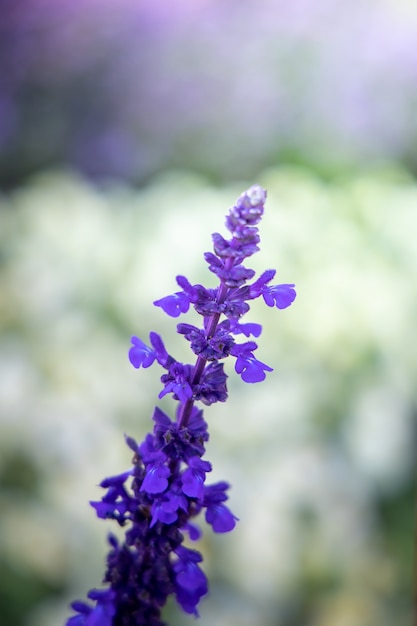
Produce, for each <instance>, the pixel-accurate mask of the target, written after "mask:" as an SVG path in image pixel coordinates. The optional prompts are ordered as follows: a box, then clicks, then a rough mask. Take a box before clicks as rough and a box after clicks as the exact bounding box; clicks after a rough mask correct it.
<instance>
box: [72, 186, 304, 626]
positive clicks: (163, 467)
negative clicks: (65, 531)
mask: <svg viewBox="0 0 417 626" xmlns="http://www.w3.org/2000/svg"><path fill="white" fill-rule="evenodd" d="M265 200H266V191H265V190H264V189H263V188H262V187H260V186H259V185H254V186H252V187H251V188H250V189H248V190H247V191H246V192H245V193H243V194H242V195H241V196H240V197H239V198H238V200H237V202H236V204H235V205H234V206H233V207H232V208H231V209H230V211H229V214H228V215H227V217H226V227H227V229H228V230H229V232H230V233H231V237H230V238H229V239H225V238H223V237H222V235H220V234H219V233H214V234H213V252H206V253H205V255H204V257H205V260H206V262H207V263H208V265H209V270H210V271H211V272H212V273H214V274H215V275H216V276H217V278H218V279H219V285H218V287H217V288H206V287H204V286H203V285H200V284H195V285H192V284H191V283H190V282H189V281H188V279H187V278H186V277H185V276H177V284H178V286H179V287H180V291H177V292H175V293H174V294H172V295H169V296H165V297H163V298H161V299H160V300H157V301H155V302H154V305H155V306H157V307H160V308H162V310H163V311H164V312H165V313H166V314H167V315H169V316H171V317H174V318H176V317H179V316H180V315H182V314H184V313H187V311H188V310H189V308H190V306H191V305H192V306H193V307H194V309H195V310H196V311H197V313H198V314H199V315H200V316H201V317H202V318H203V320H202V327H201V328H199V327H197V326H193V325H191V324H187V323H180V324H178V325H177V332H178V333H179V334H181V335H183V336H184V337H185V339H186V340H187V341H188V342H189V343H190V347H191V350H192V352H193V353H194V355H195V356H196V359H195V363H194V365H192V364H184V363H181V362H179V361H177V360H176V359H175V358H174V357H172V356H171V355H170V354H169V353H168V352H167V350H166V348H165V345H164V342H163V340H162V338H161V337H160V335H158V334H157V333H155V332H151V333H150V335H149V342H150V345H147V344H146V343H144V342H143V341H142V340H141V339H140V338H138V337H136V336H134V337H132V346H131V348H130V350H129V360H130V362H131V364H132V365H133V367H135V368H136V369H139V368H141V367H143V368H147V367H150V366H151V365H153V363H155V362H157V363H158V364H159V365H160V366H161V367H162V368H163V369H164V370H165V373H164V374H163V375H162V376H161V382H162V390H161V392H160V393H159V396H158V397H159V398H162V397H164V396H165V395H168V394H169V395H171V396H172V398H173V400H174V401H175V403H176V411H175V418H174V419H171V417H169V416H168V415H167V414H165V413H164V412H163V411H162V410H161V409H160V408H159V407H155V409H154V414H153V421H154V427H153V432H152V433H149V434H148V435H147V436H146V438H145V440H144V441H143V442H142V443H141V444H138V443H137V442H136V441H135V440H134V439H133V438H131V437H126V444H127V445H128V447H129V448H130V449H131V451H132V452H133V461H132V467H131V468H130V469H129V470H127V471H126V472H124V473H122V474H120V475H118V476H112V477H110V478H105V479H104V480H103V481H102V482H101V487H102V488H103V489H104V490H105V494H104V495H103V497H102V499H101V500H100V501H98V502H91V505H92V506H93V508H94V509H95V511H96V514H97V516H98V517H99V518H101V519H111V520H113V521H115V522H116V523H117V524H119V525H120V526H122V527H126V532H125V537H124V541H123V542H122V543H120V542H119V541H118V539H116V537H115V536H114V535H109V539H108V541H109V545H110V550H109V553H108V556H107V568H106V572H105V575H104V579H103V583H104V585H105V588H104V589H93V590H91V591H90V592H89V593H88V594H87V595H88V598H89V599H90V600H91V601H92V604H91V603H85V602H79V601H77V602H74V603H73V604H72V608H73V609H74V611H75V615H73V616H72V617H70V618H69V619H68V620H67V622H66V626H164V622H163V621H162V618H161V610H162V607H163V606H164V605H165V603H166V600H167V598H168V596H170V595H174V596H175V598H176V600H177V602H178V604H179V606H180V607H181V608H182V610H183V611H184V612H185V613H189V614H192V615H195V616H198V605H199V602H200V600H201V598H202V597H203V596H205V595H206V594H207V592H208V582H207V578H206V576H205V574H204V572H203V570H202V569H201V567H200V563H201V561H202V556H201V554H200V553H199V552H198V551H197V550H193V549H190V548H187V547H185V546H184V545H183V542H184V538H185V536H186V535H187V536H188V537H189V539H190V540H191V541H195V540H197V539H198V538H199V537H200V536H201V531H200V529H199V527H198V526H197V525H196V524H195V521H194V519H195V518H196V517H197V516H198V515H199V514H200V513H202V512H204V514H205V520H206V522H207V523H208V524H209V525H211V527H212V528H213V531H214V532H216V533H225V532H229V531H231V530H233V528H234V527H235V525H236V521H237V519H238V518H237V517H236V516H235V515H234V514H233V513H232V512H231V511H230V509H229V508H228V507H227V506H226V505H225V502H226V501H227V499H228V496H227V494H226V492H227V490H228V489H229V484H228V483H227V482H224V481H221V482H218V483H215V484H211V485H209V484H206V475H207V474H208V473H209V472H210V471H211V470H212V466H211V464H210V463H209V462H208V461H206V460H205V459H203V456H204V453H205V443H206V442H207V441H208V438H209V434H208V426H207V423H206V421H205V419H204V417H203V411H202V409H201V408H200V407H199V406H198V404H197V403H199V402H201V403H203V404H204V405H206V406H209V405H211V404H213V403H215V402H224V401H226V399H227V397H228V391H227V375H226V373H225V371H224V363H223V361H224V360H225V359H226V358H228V357H229V356H231V357H233V358H234V359H235V371H236V373H238V374H239V375H240V376H241V378H242V380H243V381H245V382H247V383H255V382H260V381H262V380H264V379H265V376H266V372H271V371H272V368H271V367H270V366H269V365H266V364H265V363H263V362H262V361H259V360H258V359H257V358H256V357H255V356H254V351H255V350H256V349H257V347H258V346H257V344H256V342H255V341H253V340H252V339H249V338H250V337H259V336H260V334H261V331H262V327H261V326H260V325H259V324H254V323H241V319H242V317H243V316H244V315H245V314H246V313H247V312H248V311H249V309H250V306H249V304H248V301H250V300H253V299H255V298H259V297H260V296H262V297H263V299H264V301H265V303H266V304H267V305H268V306H271V307H272V306H276V307H277V308H279V309H284V308H286V307H288V306H289V305H290V304H291V303H292V302H293V301H294V298H295V296H296V293H295V289H294V285H293V284H281V285H270V284H269V283H270V282H271V280H272V279H273V278H274V276H275V270H266V271H265V272H264V273H263V274H261V275H260V276H259V277H258V279H257V280H255V281H254V282H251V283H250V282H249V281H250V280H251V279H252V278H253V277H254V275H255V272H254V270H252V269H250V268H247V267H246V266H244V265H243V261H244V260H245V259H246V258H248V257H250V256H251V255H252V254H254V253H255V252H257V251H258V250H259V248H258V243H259V241H260V238H259V234H258V228H257V224H258V222H259V221H260V219H261V218H262V215H263V212H264V203H265ZM242 334H243V335H244V336H245V337H246V338H248V339H249V340H248V341H245V342H243V343H237V341H236V339H235V338H236V336H238V335H242Z"/></svg>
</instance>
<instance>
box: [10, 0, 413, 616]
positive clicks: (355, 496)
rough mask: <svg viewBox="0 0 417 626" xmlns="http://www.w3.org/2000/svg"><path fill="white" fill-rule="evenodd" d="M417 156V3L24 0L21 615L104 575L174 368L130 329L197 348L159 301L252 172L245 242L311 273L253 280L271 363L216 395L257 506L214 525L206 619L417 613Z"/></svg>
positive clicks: (175, 349)
mask: <svg viewBox="0 0 417 626" xmlns="http://www.w3.org/2000/svg"><path fill="white" fill-rule="evenodd" d="M416 173H417V6H416V4H415V3H414V2H412V0H361V1H359V0H357V1H353V2H349V3H346V2H341V1H340V0H293V1H291V2H288V1H285V0H246V1H245V0H222V1H219V0H193V1H191V0H175V1H174V2H169V3H168V2H163V1H162V0H117V2H113V1H112V0H82V1H81V0H73V1H72V2H70V3H69V2H66V0H26V1H25V2H24V3H23V2H16V0H0V187H1V193H0V281H1V289H0V330H1V333H0V510H1V514H0V565H1V567H0V623H1V624H5V625H7V626H60V625H63V624H64V622H65V619H66V618H67V617H68V616H69V615H70V611H69V609H68V603H69V602H70V601H71V600H72V599H75V598H77V597H78V598H82V597H84V596H85V593H86V591H87V590H88V589H90V588H91V587H93V586H96V585H98V584H99V583H100V580H101V577H102V575H103V562H104V557H105V554H106V550H107V546H106V542H105V541H106V540H105V538H106V534H107V532H108V531H109V530H115V529H114V528H112V525H111V524H110V523H108V524H106V523H103V522H102V521H98V520H97V519H96V518H95V516H94V511H93V510H92V509H91V507H90V506H89V504H88V501H89V500H93V499H97V498H99V497H100V495H101V494H100V490H99V489H98V487H97V485H98V483H99V482H100V481H101V480H102V478H103V477H104V476H108V475H112V474H114V473H118V472H121V471H124V470H125V469H126V468H127V467H129V465H130V460H131V454H130V451H129V450H128V449H127V448H126V446H125V444H124V438H123V434H124V433H128V434H130V435H131V436H133V437H135V438H138V439H140V438H141V437H143V436H144V435H145V434H146V433H147V432H148V431H149V430H150V429H151V427H152V423H151V415H152V411H153V407H154V405H155V402H156V398H157V394H158V392H159V390H160V383H159V376H160V373H161V372H159V371H158V368H157V367H156V366H155V367H154V368H150V369H149V370H145V371H140V372H137V371H136V370H133V368H132V367H131V366H130V364H129V362H128V360H127V351H128V349H129V344H130V336H131V335H132V334H136V335H138V336H140V337H142V338H143V339H144V340H145V341H146V339H147V337H148V333H149V331H150V330H155V331H157V332H160V333H161V334H162V335H163V337H164V339H165V341H166V344H167V347H168V349H169V351H170V352H171V353H172V354H174V355H175V356H176V357H177V358H178V359H179V360H186V361H188V360H189V355H188V348H187V345H184V344H185V342H184V341H183V340H182V339H181V338H180V337H177V336H176V335H175V324H176V322H175V320H172V319H170V318H167V317H166V316H164V314H163V312H162V311H161V310H159V309H155V308H154V307H153V306H152V301H153V300H155V299H157V298H160V297H162V296H164V295H167V294H168V293H172V292H173V291H175V290H176V289H177V286H176V283H175V275H177V274H185V275H187V277H188V278H189V279H190V280H191V281H192V282H201V283H204V284H207V285H209V286H214V282H213V278H214V277H212V276H211V275H210V274H209V272H208V271H207V269H206V265H205V263H204V260H203V257H202V254H203V252H204V251H205V250H209V249H210V248H211V237H210V235H211V233H212V232H213V231H220V232H223V234H225V233H224V230H222V227H223V223H224V215H225V214H226V213H227V211H228V208H229V207H230V206H231V205H232V204H233V203H234V201H235V199H236V197H237V196H238V195H239V194H240V193H241V192H242V191H244V190H245V189H246V188H247V187H248V186H250V185H251V184H253V183H255V182H258V183H260V184H261V185H263V186H265V187H266V188H267V190H268V201H267V207H266V214H265V218H264V220H263V223H262V224H261V237H262V248H261V252H260V253H259V254H257V255H256V256H255V257H253V259H250V261H249V262H248V265H249V267H253V268H254V269H256V270H257V271H263V270H264V269H267V268H271V267H276V268H277V269H278V274H277V277H278V280H279V282H295V283H296V285H297V291H298V296H297V299H296V301H295V303H294V304H293V306H292V307H290V308H289V309H287V310H285V311H277V310H273V309H269V308H267V307H264V306H262V303H257V302H256V303H254V306H253V309H252V312H251V314H250V319H249V320H248V321H256V322H261V323H262V324H263V327H264V331H263V334H262V335H261V337H260V339H259V346H260V347H259V358H260V359H261V360H262V361H265V362H266V363H268V364H269V365H271V366H272V367H273V368H274V372H272V373H270V374H269V375H268V378H267V380H266V381H265V382H263V383H260V384H258V385H245V384H244V383H242V382H241V381H240V379H236V377H235V375H234V372H233V368H232V367H230V365H231V364H229V363H227V365H226V368H227V367H229V370H228V372H229V374H230V378H229V395H230V397H229V400H228V402H227V404H225V405H215V406H213V407H211V408H208V409H207V411H206V418H207V421H208V422H209V428H210V433H211V439H210V442H209V445H208V449H207V459H208V460H210V461H211V462H212V463H213V466H214V471H213V475H212V480H213V481H215V480H228V481H229V482H231V483H232V485H233V488H232V490H231V492H230V507H231V509H232V510H233V512H234V513H235V514H236V515H237V516H238V517H239V518H240V522H239V524H238V526H237V528H236V530H235V531H234V532H233V533H232V534H230V535H225V536H214V535H213V533H212V532H211V531H210V530H207V532H205V534H204V539H203V540H202V542H201V544H200V545H199V546H198V549H200V550H201V551H202V552H203V553H204V558H205V570H206V572H207V574H208V577H209V580H210V584H211V591H210V595H209V597H208V598H207V599H205V600H204V601H203V602H202V604H201V618H200V621H199V624H201V626H207V625H209V624H213V623H214V624H216V625H217V626H249V625H253V624H259V625H260V626H371V625H374V624H378V625H379V626H391V625H392V624H396V626H406V625H408V624H410V623H411V621H412V615H413V595H414V593H413V587H414V561H415V554H414V552H415V546H414V536H415V530H414V529H415V474H416V455H415V443H416V441H415V434H416V433H415V431H416V427H415V426H416V413H417V404H416V391H415V390H416V376H417V355H416V349H415V346H416V341H417V330H416V315H417V304H416V303H417V281H416V267H417V246H416V242H415V236H416V235H415V234H416V232H417V184H416V178H415V176H416ZM184 321H185V318H184ZM187 321H189V322H190V323H193V315H192V314H190V316H189V317H188V319H187ZM160 404H161V405H162V406H163V408H164V409H165V410H166V411H167V412H169V413H171V414H172V407H173V404H172V403H170V401H169V400H167V399H164V401H163V402H162V403H160ZM165 617H166V619H167V621H168V622H169V624H170V626H179V625H180V624H181V625H185V624H192V623H195V622H194V619H193V618H187V617H184V616H183V615H180V614H179V612H178V611H177V610H176V608H175V606H174V603H169V605H168V607H167V610H166V615H165Z"/></svg>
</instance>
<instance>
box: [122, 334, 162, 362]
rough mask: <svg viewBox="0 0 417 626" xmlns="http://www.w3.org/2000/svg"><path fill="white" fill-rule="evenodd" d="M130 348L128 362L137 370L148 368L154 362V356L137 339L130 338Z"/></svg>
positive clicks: (152, 352)
mask: <svg viewBox="0 0 417 626" xmlns="http://www.w3.org/2000/svg"><path fill="white" fill-rule="evenodd" d="M132 344H133V345H132V347H131V348H130V350H129V361H130V362H131V364H132V365H133V367H136V369H139V367H141V366H142V367H149V366H150V365H152V363H153V362H154V361H155V358H156V354H155V351H154V350H152V348H149V347H148V346H147V345H146V344H145V343H143V341H142V340H141V339H139V338H138V337H132Z"/></svg>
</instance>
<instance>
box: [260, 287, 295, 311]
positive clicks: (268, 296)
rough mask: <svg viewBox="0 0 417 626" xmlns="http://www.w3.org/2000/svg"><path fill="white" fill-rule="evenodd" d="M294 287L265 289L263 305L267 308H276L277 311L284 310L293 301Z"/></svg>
mask: <svg viewBox="0 0 417 626" xmlns="http://www.w3.org/2000/svg"><path fill="white" fill-rule="evenodd" d="M294 286H295V285H275V286H273V287H265V288H264V290H263V292H262V296H263V299H264V300H265V304H267V305H268V306H274V305H275V306H276V307H277V309H286V308H287V307H289V306H290V304H292V303H293V302H294V300H295V296H296V292H295V289H294Z"/></svg>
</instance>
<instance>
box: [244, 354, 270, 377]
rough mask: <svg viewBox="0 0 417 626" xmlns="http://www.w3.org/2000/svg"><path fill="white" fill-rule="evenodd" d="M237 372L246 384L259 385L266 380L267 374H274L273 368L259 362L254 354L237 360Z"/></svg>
mask: <svg viewBox="0 0 417 626" xmlns="http://www.w3.org/2000/svg"><path fill="white" fill-rule="evenodd" d="M235 370H236V372H237V373H238V374H240V376H241V378H242V380H244V381H245V383H259V382H261V381H262V380H265V377H266V374H265V372H272V367H269V365H266V364H265V363H262V362H261V361H258V360H257V359H255V357H254V356H253V354H252V355H247V356H239V357H238V358H237V359H236V364H235Z"/></svg>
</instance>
